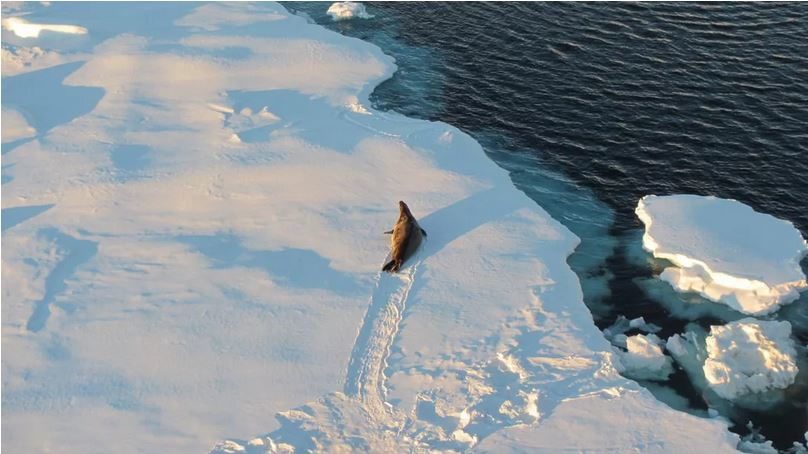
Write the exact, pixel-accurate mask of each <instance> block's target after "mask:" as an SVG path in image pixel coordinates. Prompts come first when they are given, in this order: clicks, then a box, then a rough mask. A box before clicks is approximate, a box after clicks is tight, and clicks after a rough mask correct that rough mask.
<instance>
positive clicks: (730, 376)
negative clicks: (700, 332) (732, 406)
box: [704, 318, 797, 399]
mask: <svg viewBox="0 0 808 454" xmlns="http://www.w3.org/2000/svg"><path fill="white" fill-rule="evenodd" d="M790 336H791V324H790V323H789V322H778V321H758V320H755V319H753V318H745V319H743V320H739V321H737V322H732V323H729V324H727V325H725V326H713V327H712V328H711V329H710V335H709V336H708V337H707V340H706V346H707V354H708V357H707V360H706V361H705V362H704V376H705V378H706V379H707V382H708V383H709V385H710V386H711V387H712V389H713V390H715V392H716V393H717V394H718V395H719V396H721V397H723V398H725V399H733V398H735V397H737V396H741V395H745V394H750V393H758V392H764V391H768V390H771V389H782V388H786V387H788V386H789V385H790V384H792V383H794V379H795V378H796V376H797V363H796V355H797V353H796V351H795V349H794V344H793V342H792V340H791V337H790Z"/></svg>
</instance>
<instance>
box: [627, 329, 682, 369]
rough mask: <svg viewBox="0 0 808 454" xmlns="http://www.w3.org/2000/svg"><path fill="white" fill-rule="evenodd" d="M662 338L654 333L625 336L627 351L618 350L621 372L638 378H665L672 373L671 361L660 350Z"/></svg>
mask: <svg viewBox="0 0 808 454" xmlns="http://www.w3.org/2000/svg"><path fill="white" fill-rule="evenodd" d="M662 344H663V342H662V340H661V339H660V338H659V337H657V336H656V335H654V334H649V335H647V336H646V335H644V334H637V335H636V336H629V337H628V338H626V348H627V349H628V351H625V352H624V351H622V350H620V351H619V353H618V354H619V355H620V362H621V363H622V364H623V367H624V370H623V373H625V374H626V375H628V376H629V377H632V378H636V379H640V380H666V379H667V378H668V376H669V375H670V374H672V373H673V366H672V363H673V361H672V360H671V359H670V358H669V357H667V356H665V354H664V353H663V352H662V347H661V345H662Z"/></svg>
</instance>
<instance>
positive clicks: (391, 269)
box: [382, 259, 401, 273]
mask: <svg viewBox="0 0 808 454" xmlns="http://www.w3.org/2000/svg"><path fill="white" fill-rule="evenodd" d="M399 268H401V260H395V259H394V260H390V261H389V262H387V263H386V264H385V265H384V266H383V267H382V271H387V272H388V273H395V272H396V271H398V269H399Z"/></svg>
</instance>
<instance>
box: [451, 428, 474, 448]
mask: <svg viewBox="0 0 808 454" xmlns="http://www.w3.org/2000/svg"><path fill="white" fill-rule="evenodd" d="M452 439H453V440H455V441H459V442H460V443H466V444H470V445H474V444H476V443H477V437H475V436H474V435H470V434H468V433H466V432H464V431H463V430H462V429H457V430H455V431H454V432H452Z"/></svg>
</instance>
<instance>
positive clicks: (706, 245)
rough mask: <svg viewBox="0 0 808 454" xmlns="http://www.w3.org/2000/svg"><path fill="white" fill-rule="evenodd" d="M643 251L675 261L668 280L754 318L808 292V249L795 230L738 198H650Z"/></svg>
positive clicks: (641, 209) (642, 210) (642, 208)
mask: <svg viewBox="0 0 808 454" xmlns="http://www.w3.org/2000/svg"><path fill="white" fill-rule="evenodd" d="M636 213H637V216H638V217H639V218H640V220H642V222H643V223H644V224H645V235H644V236H643V247H644V248H645V249H646V250H647V251H649V252H651V253H652V254H653V255H654V257H657V258H661V259H666V260H669V261H671V262H672V263H673V264H674V265H676V266H675V267H669V268H666V269H665V270H664V271H663V272H662V274H661V275H660V278H661V279H663V280H665V281H667V282H669V283H670V284H671V285H672V286H673V287H674V288H675V289H677V290H679V291H682V292H687V291H692V292H698V293H699V294H701V295H702V296H704V297H705V298H707V299H709V300H711V301H715V302H720V303H723V304H726V305H728V306H730V307H731V308H733V309H735V310H737V311H739V312H742V313H745V314H749V315H764V314H768V313H771V312H774V311H776V310H777V309H779V307H780V306H781V305H783V304H787V303H790V302H792V301H794V300H795V299H797V298H798V296H799V294H798V292H799V291H801V290H804V289H805V288H808V282H807V281H806V278H805V275H804V274H803V272H802V269H801V267H800V260H801V259H802V258H803V257H804V256H805V255H806V253H808V245H806V242H805V240H804V239H803V238H802V236H801V235H800V232H799V231H798V230H797V229H796V228H795V227H794V225H793V224H792V223H790V222H788V221H784V220H781V219H777V218H775V217H773V216H770V215H768V214H763V213H758V212H756V211H754V210H753V209H752V208H751V207H749V206H747V205H744V204H742V203H740V202H738V201H736V200H726V199H719V198H716V197H704V196H697V195H687V194H682V195H671V196H655V195H649V196H645V197H643V198H642V199H641V200H640V201H639V203H638V204H637V209H636Z"/></svg>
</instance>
